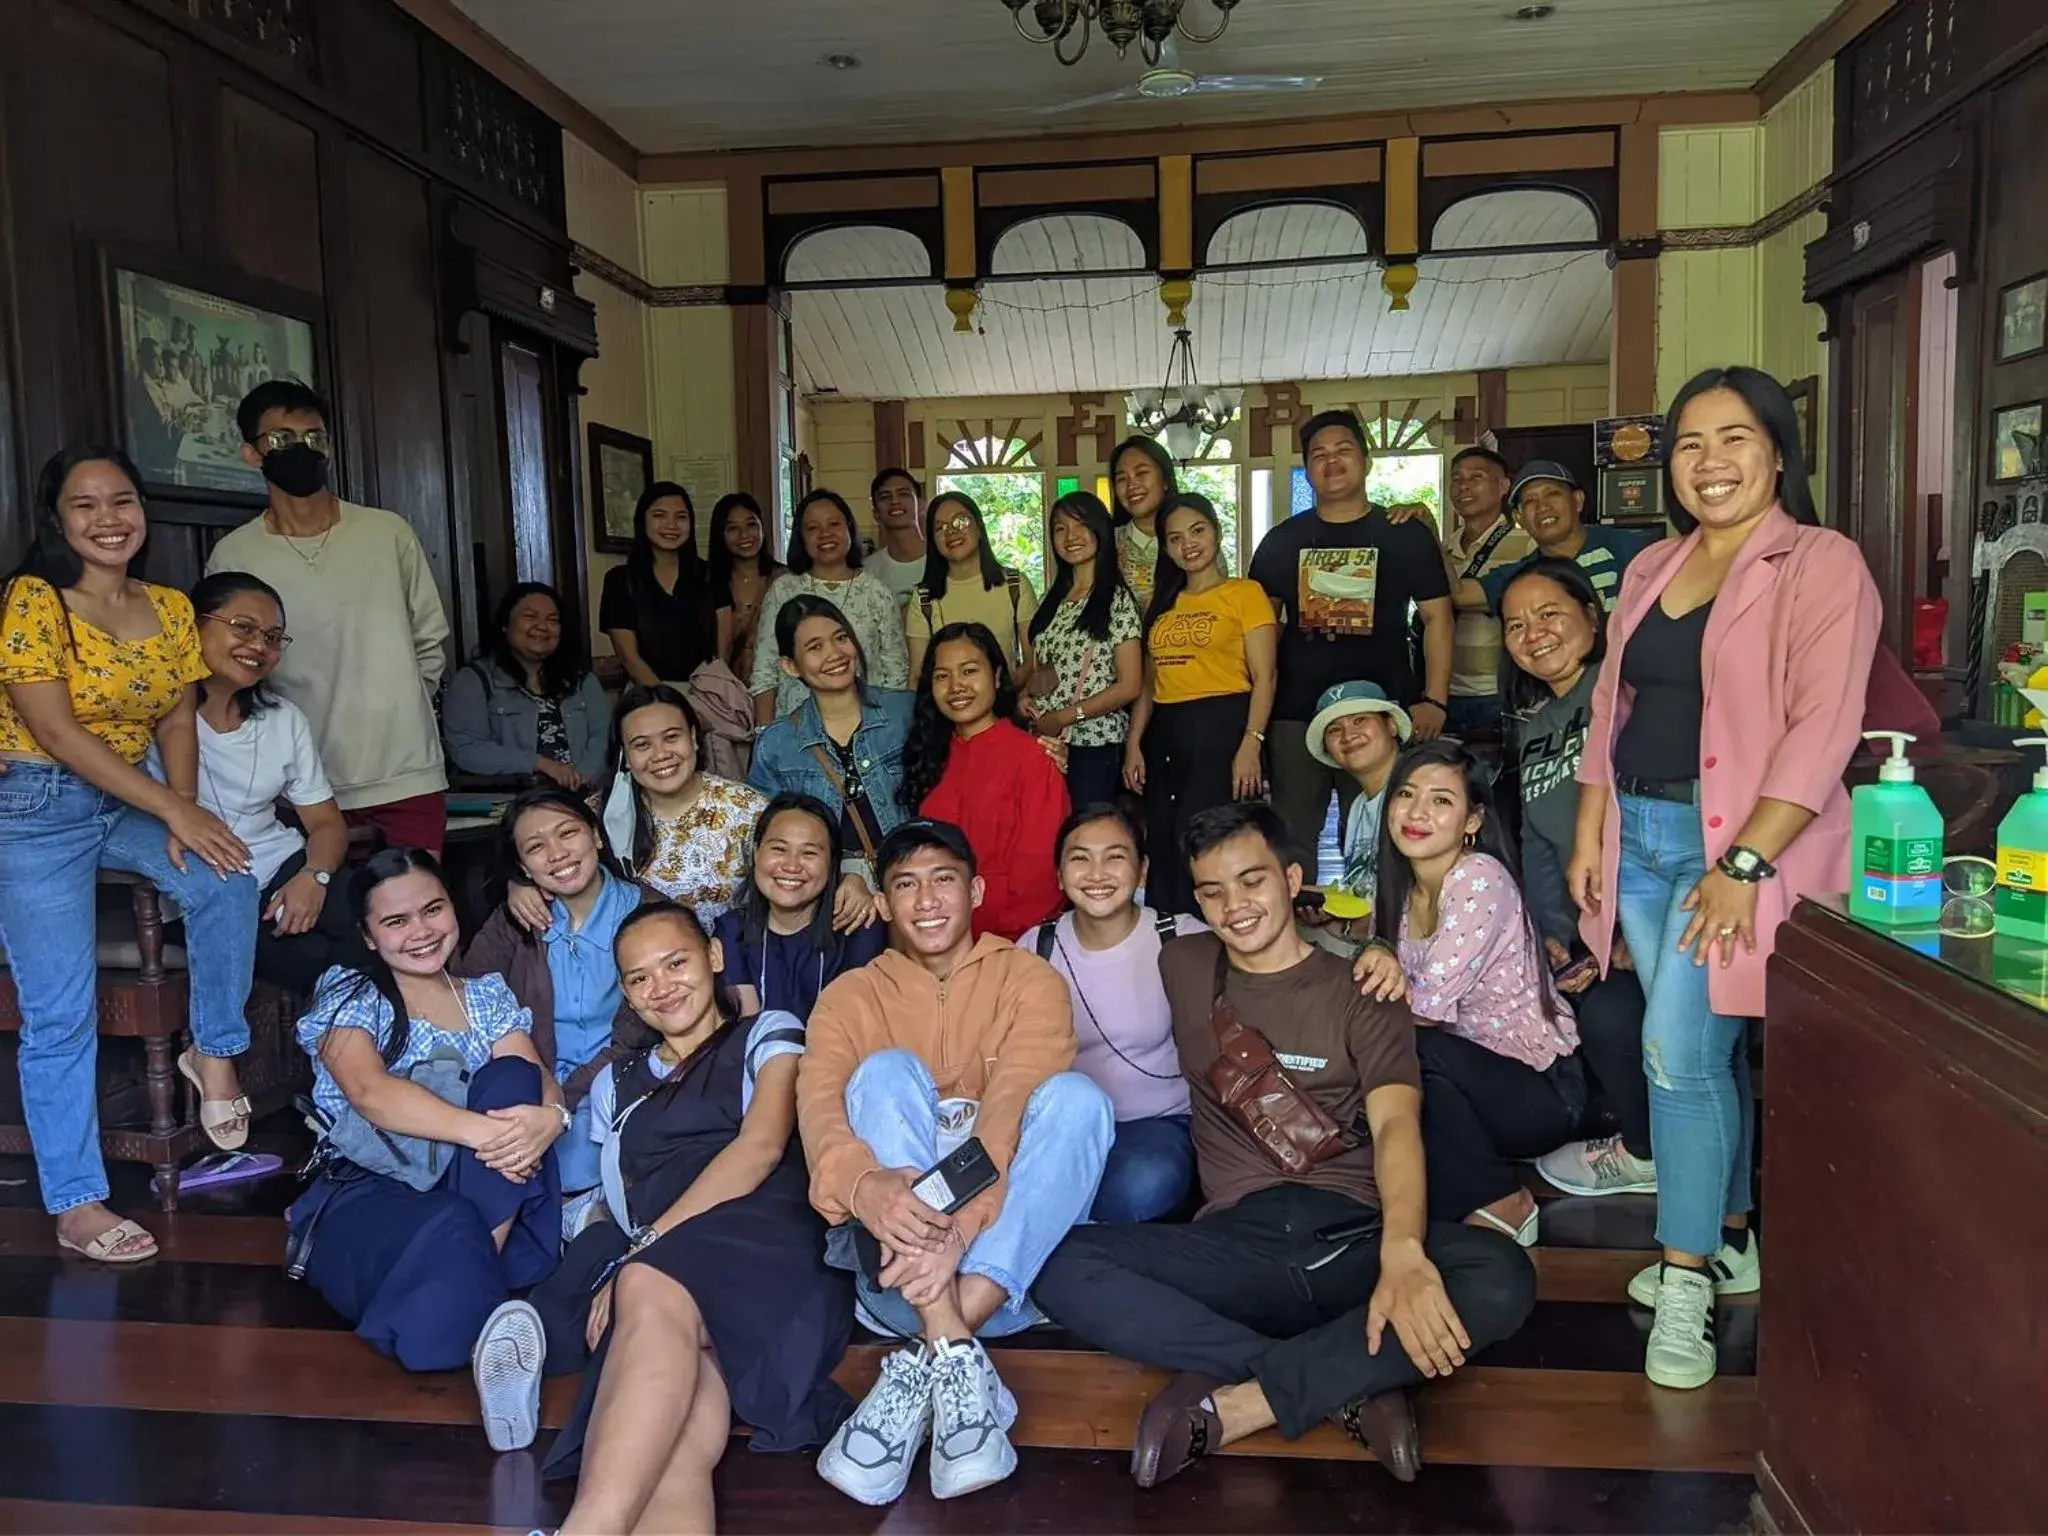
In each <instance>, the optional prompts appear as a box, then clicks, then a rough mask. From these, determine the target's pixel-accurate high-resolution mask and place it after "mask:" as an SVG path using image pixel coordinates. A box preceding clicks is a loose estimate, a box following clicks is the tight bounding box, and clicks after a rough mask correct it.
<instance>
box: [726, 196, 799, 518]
mask: <svg viewBox="0 0 2048 1536" xmlns="http://www.w3.org/2000/svg"><path fill="white" fill-rule="evenodd" d="M725 206H726V215H725V227H726V235H725V241H726V262H727V268H728V270H727V274H726V281H727V288H726V303H727V307H728V308H729V309H730V310H731V311H732V376H733V377H732V384H733V413H732V414H733V455H734V460H735V462H734V464H733V473H734V475H735V477H736V478H735V482H734V483H735V484H736V485H738V486H739V487H740V488H741V489H743V490H747V491H751V492H752V493H753V494H754V495H755V496H757V497H759V498H760V501H761V505H762V506H764V507H767V508H768V509H769V514H770V517H771V519H772V518H773V515H774V507H775V500H776V498H775V484H776V479H777V477H778V475H779V474H780V473H781V469H782V466H781V465H780V464H778V463H777V462H776V460H775V330H776V327H777V326H778V325H780V324H781V310H780V308H779V306H778V304H777V303H776V297H775V294H774V292H773V289H772V287H771V284H772V283H773V282H775V281H777V280H779V279H780V278H781V276H782V274H781V273H780V272H770V271H768V269H767V257H766V255H765V252H764V242H763V226H762V219H761V207H762V192H761V178H760V176H759V174H758V173H752V174H750V173H746V172H735V173H734V174H733V175H732V176H730V177H729V178H728V179H727V182H726V205H725ZM769 532H770V535H771V537H774V536H777V535H780V534H783V533H786V532H787V530H786V529H780V528H775V529H771V530H769Z"/></svg>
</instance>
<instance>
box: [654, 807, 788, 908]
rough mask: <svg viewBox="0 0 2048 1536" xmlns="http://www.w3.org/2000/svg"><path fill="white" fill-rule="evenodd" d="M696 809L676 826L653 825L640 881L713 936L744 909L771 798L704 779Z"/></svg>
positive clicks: (656, 822) (660, 822) (659, 820)
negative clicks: (758, 831) (759, 824)
mask: <svg viewBox="0 0 2048 1536" xmlns="http://www.w3.org/2000/svg"><path fill="white" fill-rule="evenodd" d="M702 779H703V785H704V788H703V792H702V793H701V794H699V795H698V797H697V803H696V804H695V805H693V806H691V807H690V808H689V810H687V811H685V812H684V813H683V814H682V815H681V816H678V817H676V818H675V819H674V820H672V821H668V820H663V819H662V818H661V817H658V816H657V817H656V818H655V819H654V852H653V854H652V855H651V856H650V857H649V858H648V860H647V864H646V867H645V868H643V869H641V870H639V871H638V876H639V878H640V880H641V881H642V882H643V883H645V884H647V885H651V886H653V887H654V888H655V889H656V890H657V891H660V892H661V894H662V895H664V896H666V897H668V898H669V899H670V900H672V901H679V902H681V903H682V904H683V905H684V906H686V907H688V908H690V910H691V911H693V912H695V913H696V914H697V921H698V922H700V923H702V924H703V925H704V930H705V932H707V933H709V932H710V931H711V929H712V927H713V926H714V925H715V924H716V923H717V922H718V920H719V919H720V918H721V917H723V916H725V914H726V913H727V912H729V911H731V910H732V909H733V907H735V906H736V905H738V903H739V897H740V893H741V892H742V891H744V890H745V888H746V883H747V881H748V880H749V879H750V878H751V876H752V872H753V868H754V823H755V822H756V821H758V820H759V819H760V817H761V812H762V811H764V810H766V809H767V808H768V797H767V796H766V795H764V794H762V793H761V791H759V790H758V789H755V788H753V787H752V786H751V785H747V784H741V783H738V782H736V781H735V780H732V779H723V778H720V777H719V776H718V775H717V774H715V773H707V774H704V775H702Z"/></svg>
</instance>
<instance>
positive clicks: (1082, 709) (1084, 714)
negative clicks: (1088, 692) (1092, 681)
mask: <svg viewBox="0 0 2048 1536" xmlns="http://www.w3.org/2000/svg"><path fill="white" fill-rule="evenodd" d="M1087 718H1088V701H1087V700H1086V699H1076V700H1074V724H1076V725H1079V724H1080V723H1081V722H1082V721H1083V720H1086V719H1087Z"/></svg>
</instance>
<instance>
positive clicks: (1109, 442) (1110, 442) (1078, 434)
mask: <svg viewBox="0 0 2048 1536" xmlns="http://www.w3.org/2000/svg"><path fill="white" fill-rule="evenodd" d="M1067 404H1068V405H1069V406H1070V407H1072V410H1071V413H1070V414H1068V415H1065V416H1062V417H1060V418H1059V419H1058V421H1056V422H1055V423H1054V427H1055V429H1056V431H1057V434H1058V436H1057V443H1058V447H1059V462H1060V463H1062V464H1079V463H1080V462H1081V444H1080V439H1082V438H1084V437H1085V438H1087V439H1088V440H1089V454H1090V462H1096V461H1099V460H1102V459H1105V458H1107V457H1108V455H1109V450H1110V449H1111V448H1112V447H1114V446H1115V444H1116V434H1117V427H1118V425H1119V424H1120V423H1121V422H1122V420H1123V418H1122V415H1121V414H1120V413H1119V412H1118V410H1117V408H1116V407H1115V406H1113V405H1111V404H1110V403H1109V396H1108V395H1106V394H1095V395H1069V396H1067Z"/></svg>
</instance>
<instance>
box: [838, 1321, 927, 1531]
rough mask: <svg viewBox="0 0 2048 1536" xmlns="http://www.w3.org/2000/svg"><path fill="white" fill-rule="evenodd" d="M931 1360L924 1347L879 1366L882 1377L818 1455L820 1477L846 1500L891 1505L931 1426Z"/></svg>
mask: <svg viewBox="0 0 2048 1536" xmlns="http://www.w3.org/2000/svg"><path fill="white" fill-rule="evenodd" d="M932 1374H933V1372H932V1356H931V1354H930V1352H928V1351H927V1350H926V1349H925V1346H924V1344H923V1342H922V1341H920V1342H918V1343H915V1344H911V1345H908V1346H907V1347H905V1348H903V1349H899V1350H897V1351H896V1352H895V1353H894V1354H892V1355H888V1356H885V1357H884V1358H883V1360H882V1374H881V1375H880V1376H878V1377H876V1378H875V1384H874V1385H873V1386H872V1387H870V1388H869V1389H868V1395H867V1396H866V1397H864V1398H862V1399H861V1400H860V1406H859V1407H858V1408H856V1409H854V1411H853V1417H852V1418H850V1419H848V1420H847V1421H846V1422H845V1423H844V1424H842V1425H840V1426H839V1430H838V1433H836V1434H834V1435H833V1436H832V1438H831V1439H830V1440H828V1441H827V1442H826V1443H825V1449H824V1450H822V1451H820V1452H819V1453H818V1475H819V1476H820V1477H822V1478H824V1479H825V1481H826V1482H828V1483H830V1484H831V1485H832V1486H833V1487H834V1488H837V1489H838V1490H839V1491H840V1492H841V1493H843V1494H845V1495H846V1496H847V1497H848V1498H850V1499H858V1500H860V1502H861V1503H863V1504H873V1505H878V1506H879V1505H883V1504H893V1503H895V1502H896V1500H898V1499H899V1498H901V1497H902V1496H903V1490H904V1489H905V1488H907V1487H909V1486H910V1465H911V1463H912V1462H913V1461H915V1460H916V1459H917V1448H918V1447H919V1446H921V1445H923V1444H924V1437H925V1435H926V1433H927V1432H928V1431H929V1430H930V1429H931V1424H932Z"/></svg>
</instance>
